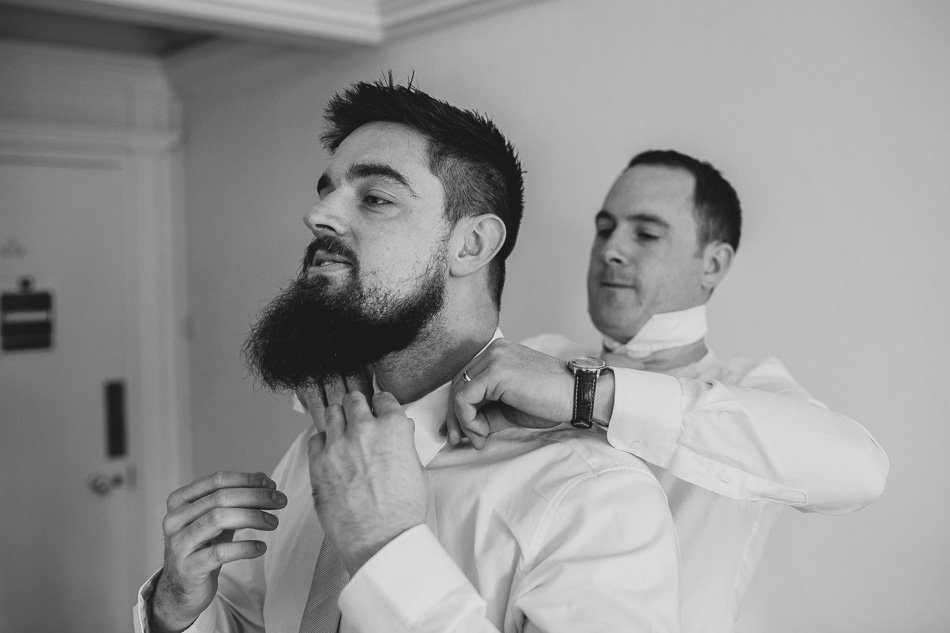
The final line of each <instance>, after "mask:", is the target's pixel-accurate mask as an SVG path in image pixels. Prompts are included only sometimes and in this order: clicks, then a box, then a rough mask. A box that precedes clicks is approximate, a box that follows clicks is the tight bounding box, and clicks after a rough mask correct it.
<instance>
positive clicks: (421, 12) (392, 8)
mask: <svg viewBox="0 0 950 633" xmlns="http://www.w3.org/2000/svg"><path fill="white" fill-rule="evenodd" d="M537 1H539V0H379V12H380V16H381V18H382V23H383V33H384V39H385V41H387V42H388V41H392V40H394V39H399V38H403V37H406V36H409V35H416V34H419V33H422V32H425V31H429V30H432V29H437V28H440V27H443V26H447V25H449V24H453V23H456V22H462V21H464V20H471V19H474V18H478V17H481V16H483V15H488V14H490V13H496V12H499V11H504V10H506V9H511V8H514V7H517V6H521V5H525V4H529V3H531V2H537Z"/></svg>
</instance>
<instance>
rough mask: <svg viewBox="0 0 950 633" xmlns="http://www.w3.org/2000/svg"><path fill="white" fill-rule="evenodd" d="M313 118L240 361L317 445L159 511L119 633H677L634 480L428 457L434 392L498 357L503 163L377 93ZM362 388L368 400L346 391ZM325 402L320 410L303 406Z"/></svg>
mask: <svg viewBox="0 0 950 633" xmlns="http://www.w3.org/2000/svg"><path fill="white" fill-rule="evenodd" d="M326 118H327V121H328V123H329V126H330V129H329V131H328V132H327V134H326V135H325V136H324V141H325V143H326V146H327V149H328V150H329V151H330V153H331V158H330V161H329V165H328V167H327V169H326V171H325V172H324V173H323V175H322V176H321V177H320V180H319V183H318V193H319V197H320V200H319V202H318V203H317V204H316V206H314V208H313V209H312V210H311V211H310V212H309V213H308V214H307V215H306V217H305V223H306V225H307V227H308V228H309V229H310V231H311V232H312V233H313V239H312V241H311V243H310V245H309V247H308V249H307V254H306V256H305V258H304V261H303V265H302V269H301V271H300V273H299V275H298V276H297V278H296V279H295V280H294V281H293V283H292V284H291V286H290V287H289V288H288V289H287V290H285V291H283V292H282V293H281V294H280V295H279V296H278V297H277V298H276V299H275V300H274V301H273V302H272V303H271V304H270V305H269V306H268V307H267V308H266V309H265V311H264V314H263V316H262V317H261V319H260V321H259V322H258V323H257V324H256V325H255V326H254V329H253V332H252V334H251V336H250V338H249V339H248V342H247V344H246V348H245V351H246V355H247V358H248V360H249V362H250V365H251V366H252V367H253V368H254V370H255V372H256V373H257V375H258V376H259V377H260V379H261V380H262V382H263V383H264V384H265V385H267V386H268V387H270V388H272V389H283V390H298V391H299V392H302V393H304V394H305V395H304V398H305V399H306V400H307V403H308V405H309V406H310V408H311V411H312V412H313V414H314V422H315V425H317V427H318V428H317V431H319V432H316V433H314V432H313V430H311V431H308V432H306V433H304V434H302V435H301V436H300V437H298V439H297V440H296V441H295V442H294V444H293V446H292V447H291V448H290V450H289V451H288V452H287V453H286V454H285V456H284V458H283V459H282V460H281V462H280V464H279V465H278V467H277V470H276V471H275V473H274V475H273V478H272V479H271V478H268V477H266V476H264V475H263V474H262V473H254V474H248V473H217V474H216V475H213V476H211V477H205V478H202V479H199V480H197V481H196V482H193V483H192V484H189V485H187V486H185V487H183V488H181V489H179V490H177V491H175V492H174V493H172V495H171V496H170V497H169V500H168V508H169V511H168V514H167V515H166V517H165V521H164V523H163V530H164V533H165V550H166V551H165V566H164V568H163V569H162V570H161V571H160V572H158V573H157V574H156V575H155V576H154V577H153V578H152V579H151V580H150V581H149V582H148V583H146V585H145V586H144V587H143V588H142V590H141V591H140V595H139V601H138V604H137V605H136V610H135V615H136V627H137V630H140V631H141V630H143V629H146V628H148V629H150V630H151V631H153V632H155V631H182V630H187V631H190V632H198V631H229V632H230V631H264V630H266V631H268V632H269V633H274V632H276V631H287V632H291V633H297V632H298V631H300V632H310V631H338V630H339V631H365V632H371V631H372V632H375V631H397V632H398V631H432V632H440V633H442V632H451V631H501V630H503V631H510V632H513V631H550V632H553V631H571V632H572V633H573V632H577V631H590V632H595V631H597V632H600V631H676V630H678V629H679V624H678V620H679V572H678V569H679V559H678V548H677V544H676V540H675V534H674V531H673V523H672V516H671V514H670V511H669V507H668V506H667V503H666V498H665V496H664V494H663V490H662V488H661V487H660V485H659V483H658V482H657V480H656V478H655V477H654V476H653V474H652V473H651V472H650V470H649V468H648V467H647V466H646V464H645V463H644V462H643V461H642V460H640V459H638V458H636V457H633V456H631V455H627V454H624V453H621V452H619V451H615V450H614V449H612V448H610V447H609V445H608V444H607V442H606V440H605V439H604V438H603V437H599V436H596V435H592V434H588V433H582V432H575V433H571V432H563V431H558V432H556V433H549V432H537V431H533V430H526V429H522V428H520V427H514V426H513V427H511V428H509V429H508V430H507V431H504V432H501V433H499V434H498V436H497V438H496V439H495V440H494V441H493V442H492V445H491V446H490V447H488V448H485V449H484V450H483V451H480V452H476V451H473V450H470V449H468V448H467V447H451V446H448V445H447V443H446V441H445V439H444V438H442V437H441V436H440V435H439V427H440V426H441V425H442V423H443V421H444V420H445V416H446V413H447V410H448V396H449V386H450V385H449V383H450V380H451V379H452V377H453V376H454V375H456V373H457V372H459V371H460V370H461V369H462V367H464V366H465V365H466V364H467V363H469V362H470V361H471V360H472V358H473V357H477V355H478V354H479V353H481V351H483V350H484V349H485V348H486V347H487V346H488V344H489V343H490V342H491V341H493V340H500V336H501V334H500V332H499V331H498V330H497V323H498V303H499V296H500V293H501V288H502V284H503V281H504V259H505V257H507V255H508V253H510V252H511V249H512V247H513V246H514V241H515V236H516V233H517V230H518V224H519V221H520V217H521V212H522V172H521V167H520V164H519V162H518V159H517V157H516V155H515V152H514V149H513V148H512V147H511V145H510V144H509V143H508V142H507V140H506V139H505V137H504V136H503V135H502V134H501V133H500V132H499V131H498V130H497V129H496V128H495V126H494V125H493V124H492V123H491V122H490V121H488V120H487V119H486V118H484V117H482V116H481V115H478V114H477V113H473V112H470V111H463V110H459V109H458V108H454V107H452V106H450V105H449V104H447V103H444V102H440V101H436V100H435V99H433V98H432V97H430V96H429V95H426V94H425V93H423V92H421V91H419V90H417V89H415V88H413V87H411V85H410V86H408V87H404V86H397V85H394V84H393V83H392V78H391V77H390V79H389V82H388V83H387V82H378V83H375V84H368V83H359V84H355V85H354V86H352V87H351V88H350V89H348V90H347V91H345V92H344V93H343V94H341V95H338V96H337V97H335V98H334V99H333V100H331V102H330V104H329V105H328V108H327V117H326ZM366 366H369V367H370V368H371V370H372V373H373V382H374V386H375V387H376V389H375V391H376V393H375V395H372V396H371V397H370V399H367V397H366V396H365V395H364V394H363V393H360V392H359V391H358V390H356V389H354V388H353V386H354V385H355V384H356V381H354V378H353V377H354V376H358V375H359V374H360V373H361V372H362V370H363V368H364V367H366ZM340 382H342V383H344V384H345V385H347V387H348V391H349V393H347V394H346V396H345V397H344V398H343V402H342V406H341V405H339V404H332V403H329V402H327V401H326V400H325V397H324V395H323V394H324V393H325V392H326V391H327V385H330V384H339V383H340ZM499 415H500V414H499ZM274 510H280V511H281V515H280V526H279V527H278V526H277V523H278V521H277V518H276V516H275V515H274V514H272V511H274ZM275 528H276V529H275ZM249 530H261V531H262V532H263V534H262V535H255V534H253V533H251V532H250V531H249ZM265 551H266V554H265V553H264V552H265Z"/></svg>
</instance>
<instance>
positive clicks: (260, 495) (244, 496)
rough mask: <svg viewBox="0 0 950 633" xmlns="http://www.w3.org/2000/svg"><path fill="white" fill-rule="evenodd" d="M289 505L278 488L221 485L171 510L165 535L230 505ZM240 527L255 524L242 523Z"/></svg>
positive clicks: (259, 506) (240, 506) (239, 506)
mask: <svg viewBox="0 0 950 633" xmlns="http://www.w3.org/2000/svg"><path fill="white" fill-rule="evenodd" d="M286 505H287V497H286V495H284V493H282V492H280V491H278V490H275V489H271V488H220V489H218V490H215V491H214V492H212V493H210V494H207V495H205V496H204V497H202V498H200V499H198V500H197V501H195V502H194V503H190V504H185V505H183V506H180V507H179V508H176V509H175V510H172V511H169V513H168V514H167V515H166V516H165V523H164V524H163V527H164V530H165V534H166V535H171V534H175V533H177V532H179V531H180V530H182V529H183V528H184V527H185V526H187V525H188V524H190V523H193V522H196V521H200V520H201V517H202V516H207V515H208V514H210V513H213V512H217V511H224V510H226V509H228V508H242V509H252V510H254V509H264V510H279V509H280V508H283V507H284V506H286ZM255 511H256V510H255ZM219 514H220V512H219ZM264 514H266V513H264ZM235 516H242V514H241V513H236V514H235ZM243 516H247V515H243ZM218 518H220V517H219V516H218V515H216V519H215V520H217V519H218ZM237 527H238V528H243V527H255V526H254V525H239V526H237Z"/></svg>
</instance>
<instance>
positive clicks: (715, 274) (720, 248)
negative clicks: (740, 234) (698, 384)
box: [700, 242, 736, 292]
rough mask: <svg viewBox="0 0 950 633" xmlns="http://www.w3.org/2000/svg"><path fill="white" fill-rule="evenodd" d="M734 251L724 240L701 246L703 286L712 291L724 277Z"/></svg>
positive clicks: (730, 264) (701, 283)
mask: <svg viewBox="0 0 950 633" xmlns="http://www.w3.org/2000/svg"><path fill="white" fill-rule="evenodd" d="M735 255H736V251H735V249H734V248H732V246H731V245H730V244H727V243H726V242H710V243H709V244H706V246H704V247H703V278H702V281H701V282H700V285H702V287H703V288H705V289H706V290H708V291H710V292H712V291H713V290H714V289H715V288H716V286H718V285H719V283H720V282H721V281H722V280H723V279H725V277H726V273H728V272H729V268H730V267H731V266H732V259H733V258H734V257H735Z"/></svg>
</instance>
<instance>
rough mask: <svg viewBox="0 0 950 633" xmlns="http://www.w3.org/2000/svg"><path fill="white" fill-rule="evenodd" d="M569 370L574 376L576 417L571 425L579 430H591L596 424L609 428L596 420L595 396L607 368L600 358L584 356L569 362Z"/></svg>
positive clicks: (572, 419) (574, 416)
mask: <svg viewBox="0 0 950 633" xmlns="http://www.w3.org/2000/svg"><path fill="white" fill-rule="evenodd" d="M567 368H568V369H569V370H571V372H572V373H573V374H574V415H573V417H572V418H571V424H572V425H573V426H575V427H577V428H579V429H589V428H590V427H592V426H593V425H594V423H595V422H596V423H597V424H598V425H600V426H607V424H606V423H605V422H601V421H600V420H595V419H594V395H595V394H596V392H597V378H598V377H599V376H600V374H601V372H603V371H604V370H605V369H610V368H609V367H607V363H605V362H604V361H603V360H601V359H599V358H593V357H590V356H583V357H581V358H574V359H572V360H569V361H567Z"/></svg>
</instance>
